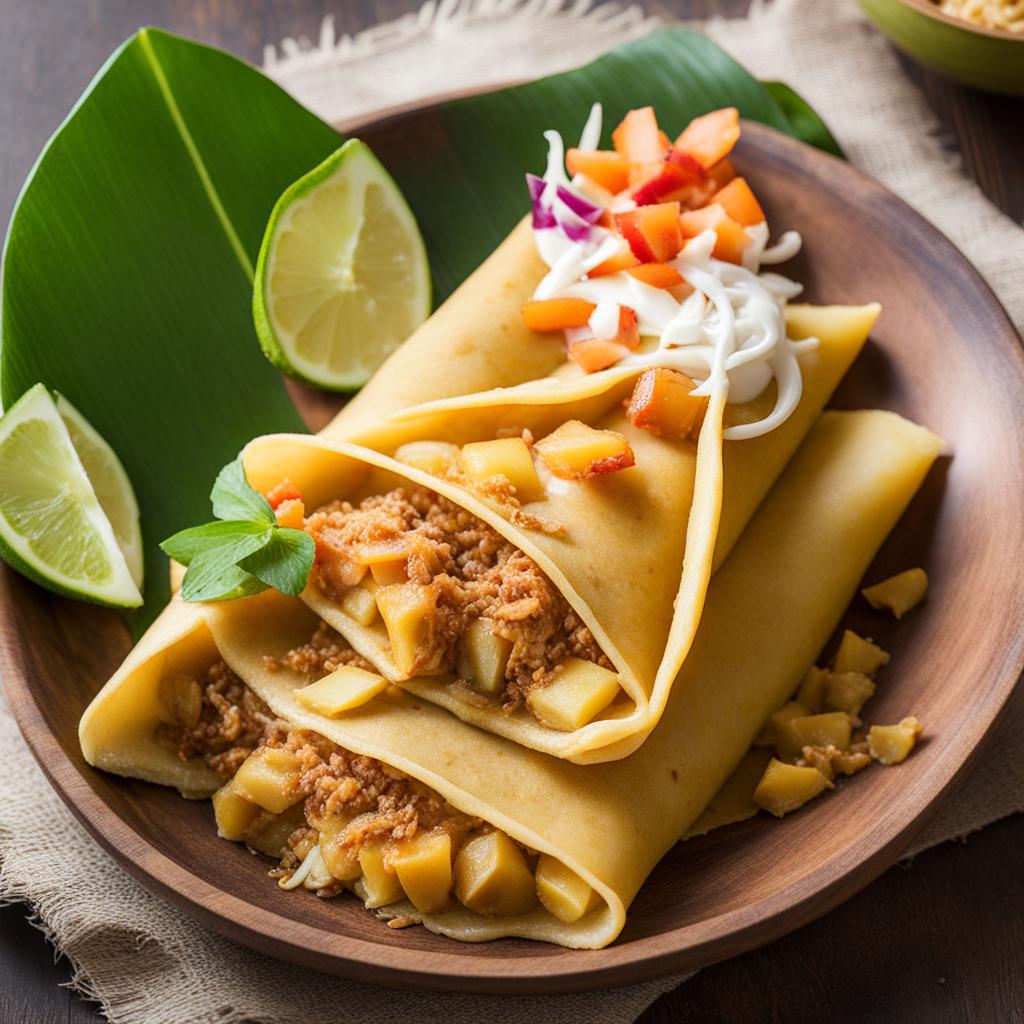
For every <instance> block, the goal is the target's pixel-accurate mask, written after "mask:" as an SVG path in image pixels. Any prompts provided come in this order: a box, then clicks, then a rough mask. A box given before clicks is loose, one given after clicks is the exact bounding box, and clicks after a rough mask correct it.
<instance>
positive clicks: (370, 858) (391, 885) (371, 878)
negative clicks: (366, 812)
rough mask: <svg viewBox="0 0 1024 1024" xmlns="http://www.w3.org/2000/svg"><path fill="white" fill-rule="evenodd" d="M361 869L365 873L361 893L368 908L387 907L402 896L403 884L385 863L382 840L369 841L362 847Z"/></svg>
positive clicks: (360, 856)
mask: <svg viewBox="0 0 1024 1024" xmlns="http://www.w3.org/2000/svg"><path fill="white" fill-rule="evenodd" d="M359 870H360V871H362V873H363V877H362V880H361V882H360V885H361V887H362V890H363V891H362V893H361V894H360V895H361V896H362V897H363V902H364V903H365V904H366V906H367V908H368V909H370V910H374V909H375V908H377V907H386V906H388V904H390V903H397V902H398V901H399V900H400V899H401V898H402V885H401V883H400V882H399V881H398V875H396V874H395V872H394V871H392V870H390V869H389V868H388V866H387V864H386V863H385V857H384V842H383V841H382V840H379V841H377V842H371V843H367V844H365V845H364V846H363V847H361V848H360V850H359Z"/></svg>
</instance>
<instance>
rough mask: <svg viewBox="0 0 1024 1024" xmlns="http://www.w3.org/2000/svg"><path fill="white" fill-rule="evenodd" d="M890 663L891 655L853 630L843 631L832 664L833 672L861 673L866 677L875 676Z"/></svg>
mask: <svg viewBox="0 0 1024 1024" xmlns="http://www.w3.org/2000/svg"><path fill="white" fill-rule="evenodd" d="M888 663H889V654H888V652H886V651H883V650H882V648H881V647H878V646H877V645H876V644H873V643H872V642H871V641H870V640H865V639H864V637H862V636H858V635H857V634H856V633H854V631H853V630H852V629H846V630H844V631H843V638H842V640H840V641H839V650H838V651H836V656H835V660H834V661H833V663H832V671H833V672H839V673H842V672H860V673H862V674H863V675H866V676H874V674H875V673H876V672H877V671H878V670H879V669H880V668H881V667H882V666H883V665H887V664H888Z"/></svg>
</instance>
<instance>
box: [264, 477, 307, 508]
mask: <svg viewBox="0 0 1024 1024" xmlns="http://www.w3.org/2000/svg"><path fill="white" fill-rule="evenodd" d="M264 497H265V498H266V499H267V502H268V504H269V505H270V507H271V508H273V509H276V508H277V506H278V505H280V504H281V502H283V501H303V500H304V497H303V494H302V491H300V490H299V489H298V487H296V486H295V484H293V483H292V482H291V480H289V479H288V478H287V477H285V478H284V480H282V481H281V482H280V483H279V484H275V485H274V486H273V487H271V488H270V490H269V491H267V493H266V494H265V495H264Z"/></svg>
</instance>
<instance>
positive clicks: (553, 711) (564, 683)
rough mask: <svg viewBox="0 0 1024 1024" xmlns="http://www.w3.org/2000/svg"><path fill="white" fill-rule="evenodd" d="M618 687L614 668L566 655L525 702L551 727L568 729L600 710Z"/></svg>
mask: <svg viewBox="0 0 1024 1024" xmlns="http://www.w3.org/2000/svg"><path fill="white" fill-rule="evenodd" d="M621 689H622V688H621V686H620V685H619V677H618V676H617V675H616V674H615V673H614V672H611V671H609V670H608V669H606V668H602V667H601V666H600V665H595V664H594V663H593V662H592V661H583V660H582V659H581V658H574V657H568V658H566V659H565V660H564V661H563V662H562V663H561V665H560V671H559V672H558V674H557V675H556V676H555V677H554V679H553V680H552V681H551V682H550V683H548V684H547V685H546V686H538V687H536V688H535V689H533V690H531V691H530V692H529V693H528V694H527V696H526V703H527V704H528V705H529V706H530V710H531V711H532V712H533V713H534V715H536V716H537V718H539V719H540V720H541V721H542V722H544V723H545V724H546V725H549V726H551V728H552V729H560V730H561V731H563V732H572V731H573V730H575V729H579V728H581V727H582V726H584V725H586V724H587V722H589V721H590V720H591V719H592V718H594V717H595V716H596V715H598V714H600V712H602V711H604V709H605V708H606V707H608V705H609V704H611V702H612V701H613V700H615V698H616V697H617V696H618V694H619V692H620V691H621Z"/></svg>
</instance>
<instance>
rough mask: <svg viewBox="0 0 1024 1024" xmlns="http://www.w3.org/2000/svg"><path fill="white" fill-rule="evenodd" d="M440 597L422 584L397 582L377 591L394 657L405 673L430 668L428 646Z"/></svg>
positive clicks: (404, 674) (399, 668) (378, 602)
mask: <svg viewBox="0 0 1024 1024" xmlns="http://www.w3.org/2000/svg"><path fill="white" fill-rule="evenodd" d="M435 602H436V596H435V593H434V591H433V590H431V589H429V588H428V587H424V586H422V585H421V584H419V583H396V584H394V585H393V586H390V587H381V588H380V590H378V591H377V607H378V608H379V609H380V614H381V618H382V619H383V620H384V627H385V628H386V629H387V631H388V639H389V640H390V642H391V657H392V659H393V660H394V662H395V667H396V668H397V669H398V671H399V672H400V673H401V674H402V675H403V676H411V675H413V674H414V673H415V672H418V671H420V670H421V669H425V668H429V666H428V665H427V664H426V662H429V661H430V660H432V659H431V657H430V652H428V651H426V650H425V648H426V645H427V643H428V641H429V639H430V622H431V619H432V617H433V614H434V605H435Z"/></svg>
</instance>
